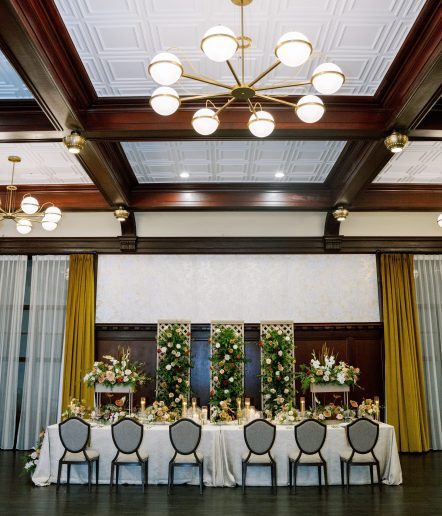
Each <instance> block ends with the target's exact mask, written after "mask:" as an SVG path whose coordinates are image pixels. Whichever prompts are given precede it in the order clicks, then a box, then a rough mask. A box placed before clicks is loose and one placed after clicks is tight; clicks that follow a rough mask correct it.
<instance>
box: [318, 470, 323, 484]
mask: <svg viewBox="0 0 442 516" xmlns="http://www.w3.org/2000/svg"><path fill="white" fill-rule="evenodd" d="M318 482H319V487H322V480H321V466H318Z"/></svg>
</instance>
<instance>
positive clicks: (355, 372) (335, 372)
mask: <svg viewBox="0 0 442 516" xmlns="http://www.w3.org/2000/svg"><path fill="white" fill-rule="evenodd" d="M299 369H300V372H299V373H297V374H296V378H298V379H299V380H301V388H302V390H303V391H304V392H306V391H307V390H308V389H309V388H310V385H311V384H323V385H325V384H327V385H330V384H332V385H333V384H334V385H357V382H358V379H359V375H360V373H361V372H360V370H359V368H358V367H353V366H351V365H348V364H347V363H345V362H344V361H340V362H337V361H336V356H335V355H333V352H331V353H330V352H329V350H328V348H327V345H326V344H324V346H323V347H322V350H321V353H320V355H319V357H318V358H317V357H316V355H315V352H314V351H313V353H312V358H311V360H310V363H309V364H301V365H300V366H299Z"/></svg>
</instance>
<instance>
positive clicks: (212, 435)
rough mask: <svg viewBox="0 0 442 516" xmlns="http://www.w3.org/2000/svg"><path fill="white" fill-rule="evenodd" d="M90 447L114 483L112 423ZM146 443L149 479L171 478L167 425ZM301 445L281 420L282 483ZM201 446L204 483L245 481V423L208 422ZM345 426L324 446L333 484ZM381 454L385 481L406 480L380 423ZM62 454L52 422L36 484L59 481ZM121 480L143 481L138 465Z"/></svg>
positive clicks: (191, 478)
mask: <svg viewBox="0 0 442 516" xmlns="http://www.w3.org/2000/svg"><path fill="white" fill-rule="evenodd" d="M91 447H92V448H94V449H95V450H97V451H98V452H99V453H100V478H99V482H100V484H109V479H110V464H111V461H112V459H113V458H114V456H115V454H116V448H115V446H114V444H113V441H112V436H111V428H110V426H103V427H92V429H91ZM141 449H142V450H143V451H144V450H146V451H147V452H148V454H149V483H150V484H167V473H168V463H169V460H170V459H171V457H172V456H173V448H172V446H171V444H170V441H169V427H168V426H167V425H151V426H145V431H144V438H143V442H142V444H141ZM297 450H298V448H297V446H296V442H295V438H294V432H293V426H285V425H280V426H277V430H276V439H275V443H274V445H273V448H272V452H271V453H272V456H273V457H274V459H275V460H276V462H277V472H278V473H277V474H278V485H280V486H285V485H287V482H288V472H287V464H288V459H287V456H288V454H289V453H291V452H296V451H297ZM198 451H199V452H200V453H202V454H203V455H204V484H205V485H206V486H213V487H233V486H235V485H236V484H241V456H242V454H243V453H245V452H246V451H247V447H246V444H245V442H244V437H243V427H242V426H238V425H220V426H219V425H205V426H203V431H202V437H201V442H200V445H199V448H198ZM350 451H351V449H350V447H349V445H348V443H347V438H346V435H345V427H344V426H335V425H333V426H331V425H328V428H327V438H326V440H325V443H324V447H323V449H322V454H323V456H324V459H325V460H326V461H327V466H328V480H329V484H331V485H333V484H340V482H341V476H340V465H339V464H340V463H339V455H340V454H341V453H346V452H348V453H350ZM374 451H375V454H376V457H377V458H378V459H379V461H380V464H381V474H382V480H383V483H385V484H390V485H397V484H401V483H402V471H401V465H400V461H399V454H398V450H397V445H396V437H395V433H394V428H393V427H392V426H390V425H386V424H383V423H381V424H380V428H379V440H378V443H377V445H376V448H375V450H374ZM62 455H63V446H62V444H61V442H60V438H59V435H58V426H57V425H52V426H49V427H48V428H47V431H46V435H45V438H44V441H43V446H42V449H41V454H40V460H39V463H38V466H37V469H36V470H35V472H34V475H33V477H32V480H33V482H34V483H35V484H36V485H37V486H47V485H49V484H50V483H54V482H56V481H57V470H58V460H59V459H60V457H61V456H62ZM66 470H67V468H66V466H64V467H63V474H62V482H64V481H65V480H66ZM86 481H87V468H86V465H78V466H73V467H72V469H71V482H72V483H85V482H86ZM175 482H176V483H191V484H197V483H198V469H197V468H177V469H176V470H175ZM317 482H318V477H317V469H316V468H309V467H301V468H299V469H298V482H297V483H298V485H312V484H317ZM351 482H352V483H354V484H367V483H369V482H370V474H369V468H362V467H355V468H352V471H351ZM120 483H130V484H139V483H140V470H139V468H135V467H133V466H131V467H122V468H120ZM247 484H248V485H255V486H261V485H270V468H249V469H248V472H247Z"/></svg>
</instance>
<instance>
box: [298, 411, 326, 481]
mask: <svg viewBox="0 0 442 516" xmlns="http://www.w3.org/2000/svg"><path fill="white" fill-rule="evenodd" d="M326 437H327V427H326V426H325V425H323V424H322V423H320V422H319V421H316V420H315V419H306V420H305V421H303V422H302V423H300V424H299V425H296V426H295V441H296V444H297V446H298V448H299V452H298V454H292V455H289V486H290V488H292V487H293V480H294V484H295V490H296V478H297V474H298V466H313V467H317V468H318V481H319V486H321V485H322V483H321V470H322V468H324V483H325V485H326V486H327V485H328V481H327V462H326V461H325V459H324V457H323V456H322V454H321V449H322V447H323V446H324V442H325V438H326Z"/></svg>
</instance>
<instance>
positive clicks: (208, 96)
mask: <svg viewBox="0 0 442 516" xmlns="http://www.w3.org/2000/svg"><path fill="white" fill-rule="evenodd" d="M226 95H227V93H226V92H225V91H221V92H220V93H207V94H206V95H194V96H193V97H181V98H180V102H190V101H191V100H203V99H213V98H215V97H225V96H226Z"/></svg>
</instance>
